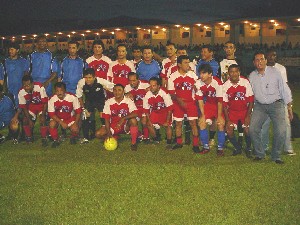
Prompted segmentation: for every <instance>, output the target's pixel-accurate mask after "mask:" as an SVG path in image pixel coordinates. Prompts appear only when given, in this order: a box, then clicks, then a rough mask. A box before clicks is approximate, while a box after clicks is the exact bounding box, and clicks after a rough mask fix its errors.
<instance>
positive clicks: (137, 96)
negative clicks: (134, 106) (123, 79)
mask: <svg viewBox="0 0 300 225" xmlns="http://www.w3.org/2000/svg"><path fill="white" fill-rule="evenodd" d="M143 98H144V95H143V94H139V95H136V96H135V98H134V101H139V100H143Z"/></svg>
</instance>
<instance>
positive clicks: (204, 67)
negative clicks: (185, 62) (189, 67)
mask: <svg viewBox="0 0 300 225" xmlns="http://www.w3.org/2000/svg"><path fill="white" fill-rule="evenodd" d="M197 72H198V73H199V74H200V73H201V72H202V73H208V74H211V73H212V72H213V70H212V68H211V66H210V65H209V64H202V65H201V66H200V67H199V68H198V71H197Z"/></svg>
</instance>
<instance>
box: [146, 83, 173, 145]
mask: <svg viewBox="0 0 300 225" xmlns="http://www.w3.org/2000/svg"><path fill="white" fill-rule="evenodd" d="M149 82H150V91H148V92H147V94H146V95H145V98H144V100H143V108H144V110H145V113H146V115H145V117H146V120H147V126H148V129H149V132H150V135H151V136H152V137H153V140H154V141H156V142H158V141H159V139H158V138H157V135H156V132H155V129H154V125H159V126H164V127H165V128H166V134H167V144H168V146H169V145H170V144H171V143H172V127H171V124H172V106H173V102H172V99H171V96H170V95H169V94H167V93H166V92H165V91H164V90H162V89H161V88H160V87H161V80H160V78H157V77H152V78H151V79H150V81H149Z"/></svg>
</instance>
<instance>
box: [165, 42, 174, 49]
mask: <svg viewBox="0 0 300 225" xmlns="http://www.w3.org/2000/svg"><path fill="white" fill-rule="evenodd" d="M170 45H173V46H174V48H176V45H175V44H174V43H173V42H169V41H168V42H167V44H166V47H167V46H170Z"/></svg>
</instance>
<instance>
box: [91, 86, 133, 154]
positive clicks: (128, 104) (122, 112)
mask: <svg viewBox="0 0 300 225" xmlns="http://www.w3.org/2000/svg"><path fill="white" fill-rule="evenodd" d="M113 94H114V97H112V98H110V99H108V100H106V102H105V105H104V109H103V113H102V117H103V118H104V119H105V126H102V127H100V129H99V130H97V132H96V137H97V138H100V139H105V138H108V137H112V136H113V135H118V134H122V133H130V135H131V150H132V151H136V150H137V143H136V140H137V136H138V123H137V120H136V117H137V108H136V106H135V104H134V102H133V101H132V100H131V99H130V98H126V97H125V96H124V86H123V85H121V84H116V85H115V86H114V88H113Z"/></svg>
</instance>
